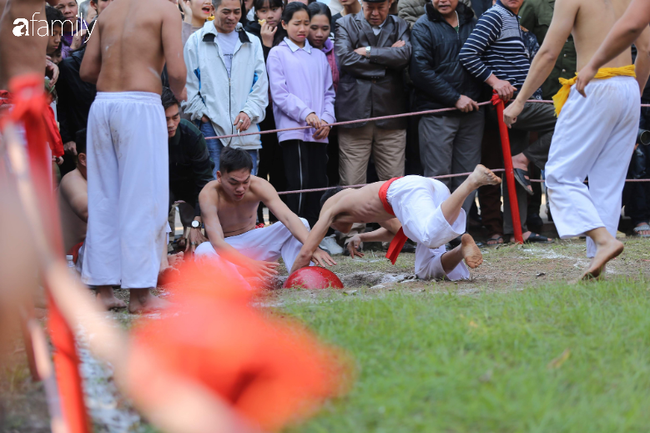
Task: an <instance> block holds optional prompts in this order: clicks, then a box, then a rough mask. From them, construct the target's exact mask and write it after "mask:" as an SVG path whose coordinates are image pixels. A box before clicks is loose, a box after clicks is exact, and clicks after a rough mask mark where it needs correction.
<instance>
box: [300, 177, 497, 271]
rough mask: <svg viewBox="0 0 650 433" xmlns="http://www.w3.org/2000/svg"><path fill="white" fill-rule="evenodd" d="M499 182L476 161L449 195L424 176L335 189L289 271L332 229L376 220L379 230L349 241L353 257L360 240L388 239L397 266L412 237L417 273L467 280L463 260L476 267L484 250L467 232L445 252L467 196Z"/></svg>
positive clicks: (461, 227) (459, 226) (461, 222)
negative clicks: (452, 247) (414, 244)
mask: <svg viewBox="0 0 650 433" xmlns="http://www.w3.org/2000/svg"><path fill="white" fill-rule="evenodd" d="M500 182H501V179H499V178H498V177H497V176H496V175H495V174H494V173H492V172H491V171H490V170H488V169H487V168H485V167H484V166H482V165H477V166H476V169H475V170H474V173H472V174H471V175H470V176H469V177H468V178H467V179H466V180H465V181H464V182H463V183H462V184H461V185H460V186H459V187H458V188H457V189H456V190H455V191H454V192H453V193H452V194H451V195H450V194H449V189H448V188H447V186H445V184H443V183H442V182H440V181H437V180H435V179H428V178H425V177H421V176H406V177H402V178H394V179H391V180H389V181H387V182H375V183H372V184H370V185H367V186H365V187H363V188H360V189H356V190H355V189H348V190H343V191H340V192H337V193H335V194H334V195H332V196H331V197H330V198H329V199H327V201H326V202H325V203H324V205H323V209H322V210H321V213H320V218H319V219H318V222H317V223H316V224H315V225H314V228H313V230H312V231H311V233H310V234H309V239H307V242H305V244H304V246H303V247H302V250H301V251H300V254H299V255H298V258H297V259H296V261H295V263H294V265H293V268H292V269H291V272H293V271H295V270H297V269H299V268H301V267H304V266H307V265H308V264H309V258H310V257H311V252H312V251H314V250H315V248H316V247H318V244H319V243H320V241H321V240H322V239H323V237H324V236H325V234H326V233H327V230H328V229H329V227H332V228H334V229H336V230H339V231H340V232H342V233H347V232H349V231H350V229H351V227H352V224H353V223H371V222H376V223H379V225H381V228H380V229H378V230H375V231H374V232H371V233H364V234H361V235H357V236H355V237H354V238H353V239H351V242H350V245H351V246H350V245H349V246H348V247H349V249H350V253H351V256H354V255H361V254H360V253H358V252H357V251H356V249H357V246H358V245H359V242H361V241H365V242H390V243H391V244H390V247H389V248H388V254H387V255H386V257H387V258H389V259H390V260H391V261H392V262H393V264H394V263H395V261H396V260H397V256H398V255H399V253H400V251H401V249H402V247H403V246H404V243H405V242H406V240H407V239H408V238H410V239H412V240H414V241H415V242H417V244H418V246H417V249H416V252H415V266H416V273H417V275H418V277H420V278H422V279H433V278H443V277H448V278H449V279H452V280H459V279H466V278H469V271H468V270H467V268H466V267H465V265H463V264H462V263H461V262H462V261H463V259H464V260H465V263H466V264H467V265H468V266H469V267H471V268H475V267H477V266H479V265H480V264H481V263H482V261H483V258H482V256H481V251H480V250H479V249H478V247H477V246H476V243H474V239H472V237H471V236H470V235H468V234H465V235H463V237H462V242H461V244H460V245H459V246H458V247H456V248H455V249H453V250H452V251H449V252H447V251H446V250H445V244H446V243H447V242H449V241H451V240H452V239H454V238H456V237H458V236H460V235H461V234H462V233H464V232H465V221H466V217H465V211H464V210H463V209H462V206H463V202H464V201H465V199H466V198H467V197H468V196H469V195H470V194H471V193H473V192H474V191H475V190H476V189H478V188H479V187H481V186H483V185H496V184H499V183H500Z"/></svg>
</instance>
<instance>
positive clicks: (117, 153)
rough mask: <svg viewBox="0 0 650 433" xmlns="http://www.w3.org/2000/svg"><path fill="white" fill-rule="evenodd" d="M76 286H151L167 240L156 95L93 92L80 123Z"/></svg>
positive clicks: (163, 137)
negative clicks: (81, 233)
mask: <svg viewBox="0 0 650 433" xmlns="http://www.w3.org/2000/svg"><path fill="white" fill-rule="evenodd" d="M87 137H88V143H87V158H88V233H87V236H86V247H85V254H84V258H83V266H82V280H83V281H84V283H86V284H89V285H94V286H103V285H114V286H117V285H121V286H122V288H123V289H136V288H149V287H155V286H156V282H157V279H158V272H159V270H160V258H161V257H162V253H163V251H164V250H163V248H164V247H165V239H166V235H167V233H166V232H167V227H168V223H167V207H168V206H169V163H168V151H167V124H166V122H165V111H164V109H163V107H162V103H161V101H160V95H157V94H155V93H148V92H110V93H109V92H99V93H97V97H96V98H95V101H94V102H93V104H92V106H91V107H90V115H89V118H88V132H87Z"/></svg>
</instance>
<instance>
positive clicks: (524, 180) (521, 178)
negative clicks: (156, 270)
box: [513, 168, 535, 195]
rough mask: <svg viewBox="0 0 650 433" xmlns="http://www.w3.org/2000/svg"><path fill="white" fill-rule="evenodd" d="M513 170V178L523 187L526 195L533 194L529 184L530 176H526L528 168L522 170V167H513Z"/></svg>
mask: <svg viewBox="0 0 650 433" xmlns="http://www.w3.org/2000/svg"><path fill="white" fill-rule="evenodd" d="M513 171H514V173H515V180H516V181H517V183H518V184H519V185H521V186H523V187H524V189H525V190H526V192H527V193H528V195H535V192H534V191H533V186H532V185H531V184H530V176H528V170H524V169H523V168H515V169H513Z"/></svg>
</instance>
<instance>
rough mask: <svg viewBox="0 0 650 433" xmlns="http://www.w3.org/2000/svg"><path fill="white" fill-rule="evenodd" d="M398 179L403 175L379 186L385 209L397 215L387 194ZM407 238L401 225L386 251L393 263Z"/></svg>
mask: <svg viewBox="0 0 650 433" xmlns="http://www.w3.org/2000/svg"><path fill="white" fill-rule="evenodd" d="M397 179H401V177H394V178H392V179H391V180H389V181H386V182H384V184H383V185H382V186H381V188H379V200H381V204H382V205H383V206H384V210H385V211H386V212H388V213H389V214H391V215H393V216H395V212H394V211H393V207H392V206H391V205H390V203H388V198H387V197H386V195H387V194H388V188H390V185H391V184H392V183H393V182H395V181H396V180H397ZM407 239H408V237H407V236H406V235H405V234H404V229H403V228H402V227H400V229H399V231H398V232H397V234H396V235H395V237H394V238H393V240H392V241H391V242H390V245H389V246H388V252H387V253H386V258H387V259H388V260H390V262H391V263H392V264H395V262H396V261H397V257H398V256H399V253H400V252H401V251H402V248H404V244H405V243H406V240H407Z"/></svg>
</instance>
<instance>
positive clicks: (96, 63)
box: [79, 21, 102, 84]
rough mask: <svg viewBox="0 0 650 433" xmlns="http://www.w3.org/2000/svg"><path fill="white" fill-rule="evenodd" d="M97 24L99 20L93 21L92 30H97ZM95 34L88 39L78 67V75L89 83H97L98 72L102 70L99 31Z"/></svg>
mask: <svg viewBox="0 0 650 433" xmlns="http://www.w3.org/2000/svg"><path fill="white" fill-rule="evenodd" d="M99 25H100V24H99V21H98V22H96V23H95V28H94V30H93V32H95V31H97V29H98V26H99ZM97 34H98V35H97V36H95V37H94V38H90V39H89V40H88V43H87V45H86V51H85V53H84V58H83V60H82V61H81V68H79V77H80V78H81V79H82V80H83V81H85V82H87V83H90V84H97V80H98V79H99V72H100V71H101V70H102V50H101V41H100V38H99V34H100V32H97Z"/></svg>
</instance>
